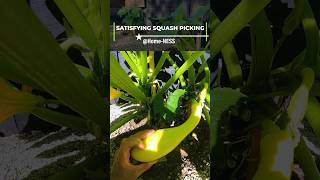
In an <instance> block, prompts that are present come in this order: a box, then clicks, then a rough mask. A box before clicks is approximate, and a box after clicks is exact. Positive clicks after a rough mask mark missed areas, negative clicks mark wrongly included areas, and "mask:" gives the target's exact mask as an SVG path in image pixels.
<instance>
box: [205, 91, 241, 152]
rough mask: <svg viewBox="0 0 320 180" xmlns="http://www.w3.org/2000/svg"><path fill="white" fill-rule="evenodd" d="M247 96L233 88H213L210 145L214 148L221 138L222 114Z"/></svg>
mask: <svg viewBox="0 0 320 180" xmlns="http://www.w3.org/2000/svg"><path fill="white" fill-rule="evenodd" d="M242 97H245V95H244V94H242V93H241V92H240V91H238V90H235V89H231V88H214V89H213V90H212V94H211V98H212V99H213V100H211V102H213V103H212V104H213V105H212V107H211V108H210V109H211V118H210V119H211V123H210V147H211V148H213V147H214V145H215V144H216V143H217V140H218V139H219V138H218V136H219V133H218V131H219V124H220V119H221V115H222V113H223V112H225V111H226V110H228V109H229V108H230V107H231V106H233V105H235V104H236V103H237V102H238V101H239V100H240V98H242Z"/></svg>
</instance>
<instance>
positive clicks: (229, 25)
mask: <svg viewBox="0 0 320 180" xmlns="http://www.w3.org/2000/svg"><path fill="white" fill-rule="evenodd" d="M270 1H271V0H260V1H257V0H242V1H241V2H240V3H239V4H238V5H237V7H235V8H234V9H233V10H232V12H231V13H230V14H229V15H228V16H227V17H226V18H225V19H224V20H223V21H222V23H221V24H220V25H219V26H218V27H217V28H216V29H215V31H214V32H213V33H212V34H211V36H210V48H211V53H212V55H213V57H214V56H216V55H217V54H218V53H219V52H220V51H221V49H222V48H223V47H224V46H225V45H226V44H227V43H229V42H231V41H232V39H233V38H234V37H235V36H236V35H237V34H238V33H239V32H240V30H241V29H242V28H243V27H245V26H246V25H247V24H248V23H249V22H250V21H251V20H252V19H253V18H254V17H255V16H256V15H257V14H258V13H259V12H260V11H261V10H262V9H263V8H264V7H265V6H267V4H268V3H269V2H270Z"/></svg>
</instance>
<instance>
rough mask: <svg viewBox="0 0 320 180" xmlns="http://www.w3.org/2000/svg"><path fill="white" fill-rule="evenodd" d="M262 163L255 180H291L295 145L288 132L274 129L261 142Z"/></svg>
mask: <svg viewBox="0 0 320 180" xmlns="http://www.w3.org/2000/svg"><path fill="white" fill-rule="evenodd" d="M260 156H261V158H260V163H259V167H258V170H257V171H256V174H255V175H254V178H253V180H271V179H272V180H289V179H290V177H291V171H292V164H293V157H294V143H293V140H292V138H291V136H290V134H289V133H288V131H286V130H280V129H278V128H274V129H273V130H272V131H271V132H270V133H268V134H267V135H265V136H264V137H263V138H262V139H261V142H260Z"/></svg>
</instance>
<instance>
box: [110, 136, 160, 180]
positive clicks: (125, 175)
mask: <svg viewBox="0 0 320 180" xmlns="http://www.w3.org/2000/svg"><path fill="white" fill-rule="evenodd" d="M153 132H154V130H145V131H140V132H138V133H136V134H134V135H132V136H130V137H129V138H124V139H123V140H122V142H121V145H120V148H119V150H118V152H117V153H116V157H115V159H114V161H113V165H112V168H111V180H135V179H137V178H138V177H139V176H140V175H141V174H143V173H144V172H145V171H146V170H148V169H149V168H151V166H152V165H154V164H155V163H156V162H157V161H155V162H149V163H141V164H139V165H133V164H131V163H130V152H131V149H132V148H134V147H138V148H141V149H144V145H143V143H142V140H143V139H145V138H146V137H148V136H150V135H151V134H152V133H153Z"/></svg>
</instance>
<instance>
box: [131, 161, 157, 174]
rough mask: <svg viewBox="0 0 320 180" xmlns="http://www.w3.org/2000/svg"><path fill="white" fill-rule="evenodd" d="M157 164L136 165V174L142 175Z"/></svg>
mask: <svg viewBox="0 0 320 180" xmlns="http://www.w3.org/2000/svg"><path fill="white" fill-rule="evenodd" d="M155 163H156V162H149V163H143V164H139V165H136V166H135V167H134V168H135V170H136V172H137V173H138V174H139V175H141V174H142V173H144V172H145V171H146V170H148V169H150V168H151V167H152V166H153V165H154V164H155Z"/></svg>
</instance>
